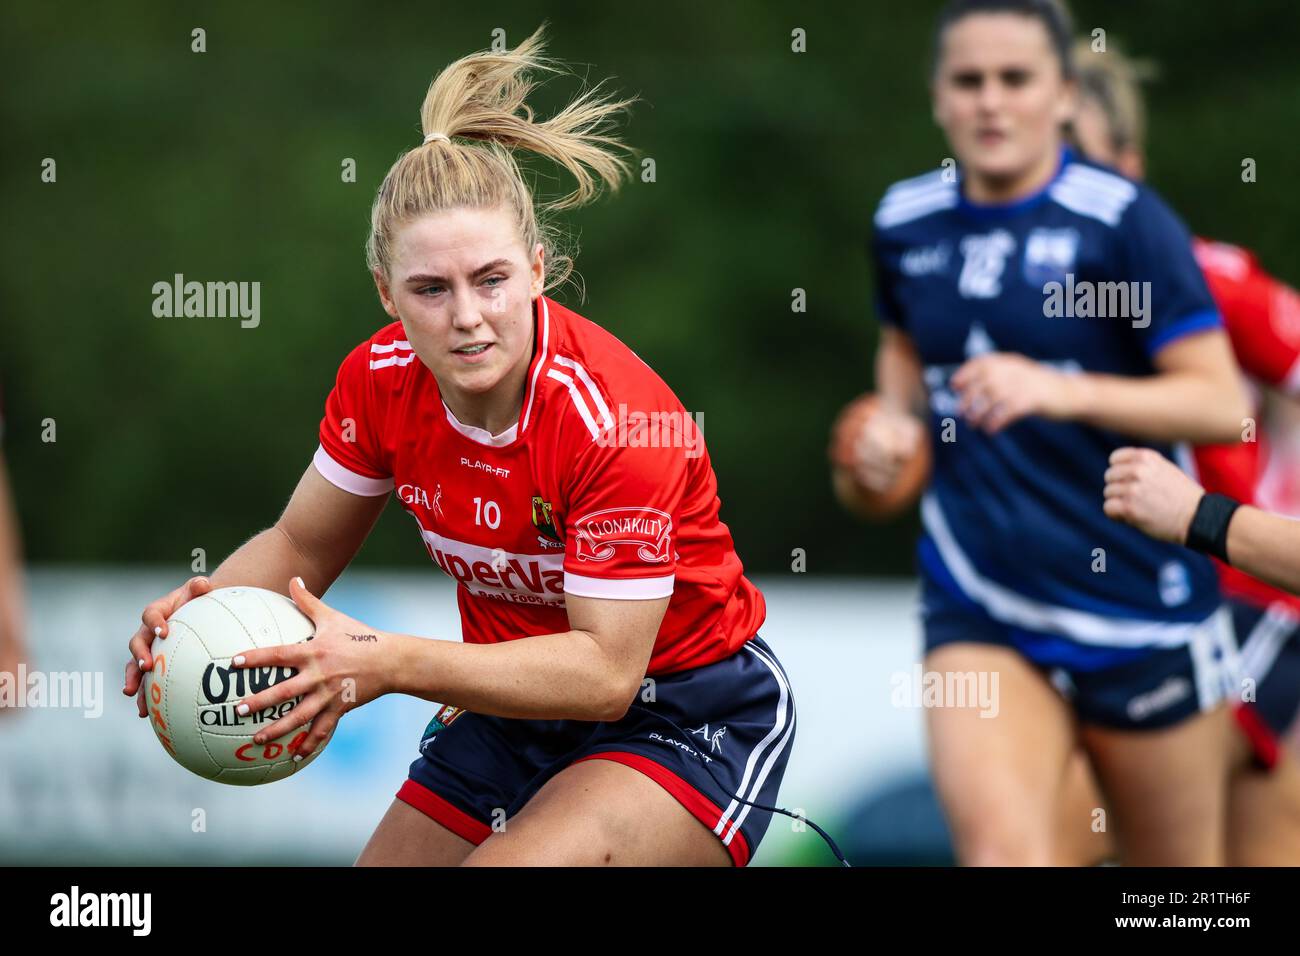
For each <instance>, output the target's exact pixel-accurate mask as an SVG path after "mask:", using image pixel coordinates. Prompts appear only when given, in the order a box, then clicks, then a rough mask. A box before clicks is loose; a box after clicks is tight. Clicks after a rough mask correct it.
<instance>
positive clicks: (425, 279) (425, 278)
mask: <svg viewBox="0 0 1300 956" xmlns="http://www.w3.org/2000/svg"><path fill="white" fill-rule="evenodd" d="M508 265H510V260H509V259H493V260H492V261H491V262H489V263H487V265H482V266H479V267H478V268H477V269H475V270H474V271H473V272H471V273H470V277H471V278H478V277H479V276H481V275H483V274H484V273H487V272H491V271H492V270H493V269H499V268H501V267H502V266H508ZM406 281H407V282H411V283H419V284H422V285H423V284H430V285H436V284H442V285H446V284H447V280H446V279H444V278H443V277H442V276H432V275H428V274H426V273H423V272H417V273H416V274H414V275H409V276H407V277H406Z"/></svg>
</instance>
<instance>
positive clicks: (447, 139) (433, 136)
mask: <svg viewBox="0 0 1300 956" xmlns="http://www.w3.org/2000/svg"><path fill="white" fill-rule="evenodd" d="M435 139H440V140H443V141H444V142H447V143H450V142H451V137H450V136H448V135H447V134H446V133H430V134H429V135H428V136H426V137H424V141H425V142H426V143H432V142H433V141H434V140H435Z"/></svg>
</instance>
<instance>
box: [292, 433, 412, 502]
mask: <svg viewBox="0 0 1300 956" xmlns="http://www.w3.org/2000/svg"><path fill="white" fill-rule="evenodd" d="M311 463H312V464H313V465H315V466H316V470H317V471H319V472H320V473H321V477H322V478H324V479H325V480H326V481H328V482H329V483H330V484H331V485H334V486H335V487H337V488H342V489H343V490H344V491H347V492H350V493H351V494H354V495H361V496H362V497H364V498H374V497H376V496H378V495H386V494H388V493H389V492H390V491H392V490H393V479H392V478H370V477H368V476H366V475H359V474H357V473H356V472H355V471H352V470H351V469H350V468H345V467H343V466H342V465H340V464H339V463H338V462H337V461H335V460H334V459H333V458H331V457H330V453H329V452H327V451H326V450H325V446H324V445H318V446H317V447H316V455H315V457H313V458H312V460H311Z"/></svg>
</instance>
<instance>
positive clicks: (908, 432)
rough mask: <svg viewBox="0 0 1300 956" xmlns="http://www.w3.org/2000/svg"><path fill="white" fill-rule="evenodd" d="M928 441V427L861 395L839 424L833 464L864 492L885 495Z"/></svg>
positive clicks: (833, 436)
mask: <svg viewBox="0 0 1300 956" xmlns="http://www.w3.org/2000/svg"><path fill="white" fill-rule="evenodd" d="M924 437H925V429H924V426H923V425H922V424H921V422H920V421H918V420H917V419H916V417H915V416H912V415H909V414H907V413H906V412H900V411H896V410H894V409H892V408H890V407H889V406H887V405H885V404H884V403H883V402H881V401H880V397H879V396H878V395H875V394H873V393H868V394H865V395H860V396H858V397H857V398H856V399H854V400H853V401H852V402H850V403H849V404H848V405H846V406H845V407H844V410H843V411H841V412H840V415H839V418H838V419H836V421H835V425H834V426H833V428H832V432H831V461H832V462H833V463H834V464H835V465H836V466H837V467H839V468H843V469H845V470H847V471H848V472H849V473H850V474H852V476H853V477H854V479H855V480H856V481H857V482H858V484H860V485H861V486H862V487H863V488H866V489H867V490H869V491H873V492H876V493H878V494H880V493H884V492H886V491H888V490H889V489H890V488H892V487H893V486H894V484H895V483H896V482H897V481H898V476H899V474H900V473H901V472H902V470H903V468H904V467H905V466H906V465H907V464H908V463H909V462H910V461H911V460H912V458H913V457H914V456H915V455H916V454H917V453H918V452H919V451H920V450H921V442H922V440H923V439H924Z"/></svg>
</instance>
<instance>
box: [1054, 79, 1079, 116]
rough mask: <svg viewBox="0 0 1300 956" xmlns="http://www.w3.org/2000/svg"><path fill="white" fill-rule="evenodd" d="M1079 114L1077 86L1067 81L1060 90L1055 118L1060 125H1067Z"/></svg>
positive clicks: (1073, 82)
mask: <svg viewBox="0 0 1300 956" xmlns="http://www.w3.org/2000/svg"><path fill="white" fill-rule="evenodd" d="M1078 112H1079V84H1078V83H1077V82H1075V81H1074V80H1067V81H1066V82H1065V84H1064V85H1063V86H1062V88H1061V97H1060V99H1059V100H1057V103H1056V118H1057V122H1058V123H1060V124H1064V123H1069V122H1070V121H1072V120H1073V119H1074V118H1075V116H1076V115H1078Z"/></svg>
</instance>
